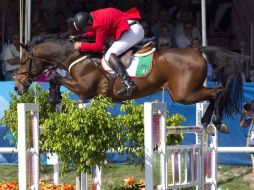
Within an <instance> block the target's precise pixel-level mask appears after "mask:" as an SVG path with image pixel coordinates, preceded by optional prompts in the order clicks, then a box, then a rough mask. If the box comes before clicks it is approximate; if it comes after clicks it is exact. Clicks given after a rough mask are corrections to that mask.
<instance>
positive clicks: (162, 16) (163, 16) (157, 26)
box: [152, 9, 173, 42]
mask: <svg viewBox="0 0 254 190" xmlns="http://www.w3.org/2000/svg"><path fill="white" fill-rule="evenodd" d="M162 27H167V29H168V31H169V32H170V35H172V33H173V25H172V24H171V23H170V22H169V21H168V12H167V10H166V9H162V10H161V11H160V13H159V20H158V21H157V22H155V23H154V24H153V25H152V33H153V34H154V35H155V36H156V40H157V42H158V40H159V36H160V31H161V28H162ZM170 37H171V36H170Z"/></svg>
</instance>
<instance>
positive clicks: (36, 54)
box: [15, 39, 242, 135]
mask: <svg viewBox="0 0 254 190" xmlns="http://www.w3.org/2000/svg"><path fill="white" fill-rule="evenodd" d="M22 47H23V49H24V50H25V51H24V52H23V54H22V58H21V62H20V67H19V71H18V73H17V76H16V79H15V90H16V92H17V93H18V94H23V93H25V92H26V91H27V89H28V88H29V86H30V84H31V83H32V81H33V80H34V79H35V78H36V77H37V76H38V75H40V74H41V73H42V72H43V71H44V70H45V69H49V68H52V67H57V68H62V69H65V70H66V71H68V70H70V71H69V74H70V76H71V77H61V76H58V77H57V79H56V80H57V82H58V83H59V84H61V85H63V86H65V87H66V88H68V89H69V90H70V91H72V92H73V93H75V94H77V95H78V96H79V97H80V98H81V99H85V98H93V97H95V96H97V95H100V94H103V95H106V96H108V97H111V98H112V100H113V102H118V103H119V102H122V101H125V100H129V99H136V98H141V97H144V96H147V95H151V94H153V93H156V92H158V91H161V90H162V88H165V89H166V90H167V91H168V92H169V93H170V95H171V97H172V99H173V101H175V102H178V103H181V104H193V103H198V102H200V101H205V100H207V101H209V106H208V108H207V110H206V111H205V113H204V115H203V117H202V119H201V123H202V125H203V127H204V129H205V131H206V132H207V133H208V134H210V135H214V128H213V127H212V126H211V124H213V125H214V126H215V127H216V128H217V129H218V130H219V131H220V132H223V133H228V127H227V126H226V125H225V124H223V123H222V122H221V120H222V117H224V116H233V114H234V113H237V112H239V111H240V107H241V102H242V71H241V64H240V61H239V60H240V59H239V55H238V54H237V53H235V52H232V51H228V50H226V49H222V48H218V47H210V46H208V47H200V48H198V49H196V48H172V49H167V50H163V51H156V52H155V53H154V56H153V61H152V70H151V72H150V74H149V76H148V77H146V78H133V79H132V80H133V81H134V82H135V84H136V85H137V89H136V90H135V91H134V92H133V94H132V95H131V96H119V95H117V91H118V90H119V89H120V87H121V81H120V80H119V77H116V79H115V80H110V76H109V75H108V74H105V73H104V72H102V70H101V66H100V60H101V57H99V56H97V55H95V54H87V55H88V58H86V59H83V60H81V61H79V62H78V63H77V64H75V65H74V66H72V67H71V69H70V65H71V63H72V62H73V61H74V60H76V59H78V58H80V57H81V56H83V55H84V53H80V52H79V51H78V50H75V48H74V42H73V41H71V40H68V39H54V40H53V39H52V40H48V41H45V42H42V43H39V44H36V45H22ZM205 57H206V58H205ZM208 61H209V63H211V64H213V65H215V66H216V67H215V68H214V73H213V76H214V79H215V80H216V81H217V82H218V85H217V86H214V87H206V86H204V82H205V80H206V76H207V62H208ZM112 81H114V82H112Z"/></svg>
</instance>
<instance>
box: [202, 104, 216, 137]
mask: <svg viewBox="0 0 254 190" xmlns="http://www.w3.org/2000/svg"><path fill="white" fill-rule="evenodd" d="M214 104H215V100H214V99H211V100H210V103H209V105H208V107H207V108H206V111H205V113H204V115H203V117H202V118H201V124H202V126H203V128H204V130H205V131H206V133H207V134H209V135H212V136H214V135H215V131H214V127H213V126H212V125H210V122H211V119H212V115H213V110H214Z"/></svg>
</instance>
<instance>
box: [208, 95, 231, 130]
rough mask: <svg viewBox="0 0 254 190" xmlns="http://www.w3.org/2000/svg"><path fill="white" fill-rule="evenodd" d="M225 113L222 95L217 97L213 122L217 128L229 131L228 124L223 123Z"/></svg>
mask: <svg viewBox="0 0 254 190" xmlns="http://www.w3.org/2000/svg"><path fill="white" fill-rule="evenodd" d="M222 113H223V105H222V103H221V101H220V97H219V95H218V98H216V102H215V106H214V115H213V117H212V123H213V124H214V126H215V127H216V129H217V130H218V131H220V132H222V133H226V134H228V133H229V130H228V127H227V125H225V124H223V123H221V118H222Z"/></svg>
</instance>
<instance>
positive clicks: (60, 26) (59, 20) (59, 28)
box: [51, 11, 68, 33]
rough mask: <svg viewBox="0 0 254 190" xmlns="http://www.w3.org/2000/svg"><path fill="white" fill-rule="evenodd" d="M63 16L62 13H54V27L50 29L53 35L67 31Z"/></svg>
mask: <svg viewBox="0 0 254 190" xmlns="http://www.w3.org/2000/svg"><path fill="white" fill-rule="evenodd" d="M66 20H67V19H66V17H65V14H64V13H63V12H62V11H58V12H56V13H55V21H56V26H55V27H54V28H52V29H51V31H52V32H53V33H64V32H66V31H67V29H68V26H67V22H66Z"/></svg>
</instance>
